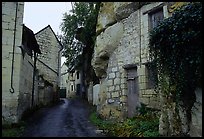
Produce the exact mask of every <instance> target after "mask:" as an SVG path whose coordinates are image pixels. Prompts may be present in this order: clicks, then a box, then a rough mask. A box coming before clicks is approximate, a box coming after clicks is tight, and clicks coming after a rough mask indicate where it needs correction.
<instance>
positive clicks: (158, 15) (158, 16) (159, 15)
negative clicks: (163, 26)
mask: <svg viewBox="0 0 204 139" xmlns="http://www.w3.org/2000/svg"><path fill="white" fill-rule="evenodd" d="M163 19H164V14H163V8H159V9H157V10H156V11H154V12H151V13H149V22H150V26H149V27H150V30H151V29H153V28H154V27H156V26H157V25H158V24H159V22H160V21H161V20H163Z"/></svg>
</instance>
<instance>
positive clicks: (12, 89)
mask: <svg viewBox="0 0 204 139" xmlns="http://www.w3.org/2000/svg"><path fill="white" fill-rule="evenodd" d="M17 15H18V2H16V14H15V24H14V36H13V52H12V66H11V89H9V91H10V92H11V93H14V88H13V70H14V51H15V45H16V40H15V39H16V22H17Z"/></svg>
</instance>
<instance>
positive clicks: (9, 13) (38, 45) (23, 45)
mask: <svg viewBox="0 0 204 139" xmlns="http://www.w3.org/2000/svg"><path fill="white" fill-rule="evenodd" d="M23 14H24V2H3V3H2V123H3V124H4V123H5V122H6V123H17V122H18V121H19V120H20V119H21V118H22V115H23V112H24V111H25V110H27V109H29V108H31V107H34V106H36V105H39V104H40V103H43V104H48V103H51V102H55V101H57V100H58V99H59V97H58V93H57V91H58V90H57V89H58V87H59V85H60V60H61V50H62V45H61V44H60V42H59V41H58V39H57V37H56V35H55V34H54V32H53V31H52V29H51V27H50V26H48V27H46V28H44V29H43V30H41V31H39V32H38V33H36V34H34V33H33V31H32V30H31V29H29V28H27V27H26V26H25V25H23ZM48 52H49V53H48Z"/></svg>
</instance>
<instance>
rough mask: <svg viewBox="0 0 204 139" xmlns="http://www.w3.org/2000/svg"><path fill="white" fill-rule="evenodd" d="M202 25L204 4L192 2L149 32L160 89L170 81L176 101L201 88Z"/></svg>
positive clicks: (170, 88) (152, 58) (171, 90)
mask: <svg viewBox="0 0 204 139" xmlns="http://www.w3.org/2000/svg"><path fill="white" fill-rule="evenodd" d="M201 23H202V4H201V3H200V2H193V3H188V4H186V5H184V6H182V7H181V8H179V9H177V10H176V11H175V12H174V13H173V14H172V17H169V18H166V19H164V20H163V21H162V22H160V24H159V25H158V26H157V27H155V28H154V29H153V30H152V31H151V32H150V43H149V48H150V58H151V60H154V61H155V63H156V65H157V68H158V73H159V83H160V84H159V85H160V86H161V84H162V82H163V81H164V80H165V79H167V78H168V82H169V85H168V87H169V90H170V92H171V93H173V96H175V97H176V98H175V100H176V99H178V100H181V99H183V96H184V95H185V96H186V95H188V96H189V97H191V96H192V95H193V93H194V91H195V89H196V87H198V86H201V76H202V74H201V65H202V64H201V63H202V47H201V46H202V32H201V30H202V25H201ZM164 78H165V79H164ZM158 88H159V86H158ZM183 101H184V100H183Z"/></svg>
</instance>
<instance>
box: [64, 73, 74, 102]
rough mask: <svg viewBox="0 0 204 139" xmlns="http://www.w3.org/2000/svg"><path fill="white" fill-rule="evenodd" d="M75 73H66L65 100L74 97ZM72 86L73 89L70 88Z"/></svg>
mask: <svg viewBox="0 0 204 139" xmlns="http://www.w3.org/2000/svg"><path fill="white" fill-rule="evenodd" d="M75 74H76V72H75V73H73V74H71V73H68V83H67V95H66V96H67V98H71V97H73V96H75V95H76V93H75V90H76V89H75ZM72 75H73V76H72ZM72 86H73V87H72Z"/></svg>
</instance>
